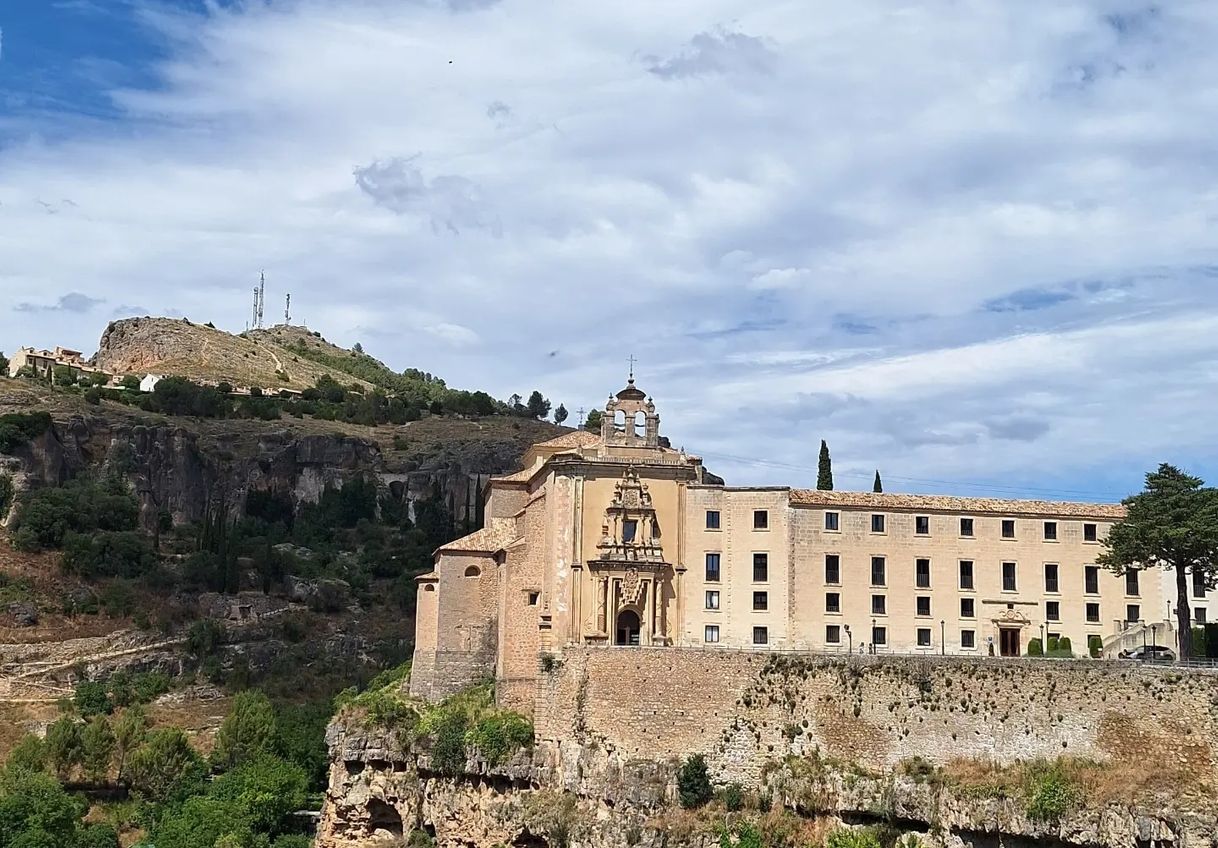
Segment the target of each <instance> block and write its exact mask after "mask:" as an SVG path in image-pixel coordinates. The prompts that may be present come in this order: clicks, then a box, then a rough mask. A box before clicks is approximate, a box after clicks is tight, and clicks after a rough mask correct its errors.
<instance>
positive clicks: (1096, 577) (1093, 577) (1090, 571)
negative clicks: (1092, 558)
mask: <svg viewBox="0 0 1218 848" xmlns="http://www.w3.org/2000/svg"><path fill="white" fill-rule="evenodd" d="M1083 591H1084V592H1086V593H1087V594H1088V595H1098V594H1099V593H1100V567H1099V566H1098V565H1087V566H1084V567H1083Z"/></svg>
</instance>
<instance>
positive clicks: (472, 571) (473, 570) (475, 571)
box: [465, 565, 482, 577]
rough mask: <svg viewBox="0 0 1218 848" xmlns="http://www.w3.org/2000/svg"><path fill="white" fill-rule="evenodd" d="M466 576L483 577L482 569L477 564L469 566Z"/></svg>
mask: <svg viewBox="0 0 1218 848" xmlns="http://www.w3.org/2000/svg"><path fill="white" fill-rule="evenodd" d="M465 576H466V577H481V576H482V569H481V568H479V567H478V566H476V565H470V566H467V567H466V569H465Z"/></svg>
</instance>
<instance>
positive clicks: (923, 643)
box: [918, 627, 930, 648]
mask: <svg viewBox="0 0 1218 848" xmlns="http://www.w3.org/2000/svg"><path fill="white" fill-rule="evenodd" d="M918 647H919V648H929V647H930V628H929V627H919V628H918Z"/></svg>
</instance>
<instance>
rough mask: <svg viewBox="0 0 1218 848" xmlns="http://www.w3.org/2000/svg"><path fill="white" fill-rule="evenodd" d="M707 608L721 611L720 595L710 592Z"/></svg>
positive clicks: (707, 598)
mask: <svg viewBox="0 0 1218 848" xmlns="http://www.w3.org/2000/svg"><path fill="white" fill-rule="evenodd" d="M706 608H707V609H708V610H717V609H719V593H718V592H717V591H709V592H707V593H706Z"/></svg>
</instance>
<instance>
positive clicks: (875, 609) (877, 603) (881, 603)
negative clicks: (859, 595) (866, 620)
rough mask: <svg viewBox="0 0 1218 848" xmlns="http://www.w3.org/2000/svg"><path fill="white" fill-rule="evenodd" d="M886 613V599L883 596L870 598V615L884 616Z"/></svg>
mask: <svg viewBox="0 0 1218 848" xmlns="http://www.w3.org/2000/svg"><path fill="white" fill-rule="evenodd" d="M887 612H888V599H887V598H886V597H885V596H884V595H872V596H871V614H872V615H884V614H886V613H887Z"/></svg>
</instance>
